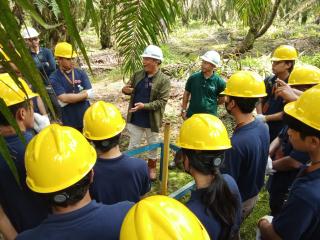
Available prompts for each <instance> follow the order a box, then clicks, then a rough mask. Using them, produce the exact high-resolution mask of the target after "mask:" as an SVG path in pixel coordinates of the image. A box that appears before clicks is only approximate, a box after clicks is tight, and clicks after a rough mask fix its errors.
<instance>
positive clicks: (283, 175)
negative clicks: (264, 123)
mask: <svg viewBox="0 0 320 240" xmlns="http://www.w3.org/2000/svg"><path fill="white" fill-rule="evenodd" d="M279 139H280V144H281V150H282V152H283V156H290V157H291V158H293V159H295V160H297V161H299V162H300V163H301V164H306V163H307V162H308V160H309V155H308V154H307V153H305V152H300V151H297V150H294V149H293V147H292V144H291V143H290V142H289V135H288V126H285V127H284V128H283V129H282V130H281V131H280V133H279ZM275 160H277V159H275ZM299 170H300V169H294V170H290V171H277V172H275V173H273V175H270V176H269V184H268V185H269V186H268V191H269V193H270V195H273V197H276V196H277V195H279V194H282V193H283V194H286V193H288V191H289V190H288V189H289V187H290V186H291V185H292V183H293V181H294V179H295V178H296V176H297V174H298V172H299ZM279 197H280V198H281V196H279Z"/></svg>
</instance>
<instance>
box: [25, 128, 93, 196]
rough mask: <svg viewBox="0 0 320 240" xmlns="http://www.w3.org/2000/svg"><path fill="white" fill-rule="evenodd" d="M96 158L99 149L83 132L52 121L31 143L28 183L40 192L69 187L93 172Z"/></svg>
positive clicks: (28, 157)
mask: <svg viewBox="0 0 320 240" xmlns="http://www.w3.org/2000/svg"><path fill="white" fill-rule="evenodd" d="M96 158H97V154H96V151H95V149H94V148H93V147H92V146H91V145H90V144H89V142H88V141H87V140H86V139H85V137H84V136H82V134H81V133H80V132H79V131H77V130H76V129H74V128H71V127H66V126H60V125H58V124H51V125H49V126H48V127H46V128H45V129H43V130H42V131H41V132H40V133H39V134H37V135H36V136H35V137H34V138H33V139H32V140H31V141H30V143H29V144H28V146H27V149H26V153H25V167H26V170H27V179H26V182H27V185H28V186H29V188H30V189H31V190H32V191H34V192H38V193H52V192H57V191H60V190H63V189H66V188H68V187H70V186H72V185H73V184H75V183H77V182H78V181H79V180H81V179H82V178H83V177H84V176H85V175H86V174H88V173H89V171H90V170H91V169H92V168H93V166H94V164H95V162H96Z"/></svg>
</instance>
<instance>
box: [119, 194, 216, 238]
mask: <svg viewBox="0 0 320 240" xmlns="http://www.w3.org/2000/svg"><path fill="white" fill-rule="evenodd" d="M127 239H130V240H149V239H159V240H160V239H161V240H177V239H181V240H182V239H196V240H206V239H208V240H209V239H210V237H209V235H208V233H207V231H206V229H205V228H204V226H203V225H202V224H201V222H200V221H199V220H198V218H197V217H196V216H195V215H194V214H193V213H192V212H191V211H190V210H189V209H188V208H187V207H186V206H185V205H183V204H182V203H180V202H179V201H177V200H175V199H173V198H170V197H167V196H160V195H154V196H151V197H147V198H145V199H142V200H140V201H139V202H138V203H136V204H135V205H134V206H133V207H132V208H131V209H130V210H129V212H128V213H127V215H126V217H125V219H124V221H123V223H122V227H121V231H120V240H127Z"/></svg>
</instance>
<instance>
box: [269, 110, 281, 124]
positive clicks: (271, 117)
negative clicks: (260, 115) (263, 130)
mask: <svg viewBox="0 0 320 240" xmlns="http://www.w3.org/2000/svg"><path fill="white" fill-rule="evenodd" d="M265 117H266V122H272V121H280V120H282V117H283V112H277V113H274V114H270V115H265Z"/></svg>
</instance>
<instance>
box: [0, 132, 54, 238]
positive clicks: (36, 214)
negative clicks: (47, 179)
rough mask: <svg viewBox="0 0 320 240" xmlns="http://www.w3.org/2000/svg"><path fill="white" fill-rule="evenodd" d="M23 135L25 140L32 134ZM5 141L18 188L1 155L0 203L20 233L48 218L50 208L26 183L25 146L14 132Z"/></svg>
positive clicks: (28, 139)
mask: <svg viewBox="0 0 320 240" xmlns="http://www.w3.org/2000/svg"><path fill="white" fill-rule="evenodd" d="M24 136H25V139H26V142H27V143H28V142H29V141H30V140H31V138H32V137H33V136H32V134H31V133H30V132H25V133H24ZM5 141H6V143H7V146H8V148H9V150H10V153H11V156H12V158H13V160H14V163H15V165H16V168H17V171H18V174H19V178H20V184H21V188H20V187H19V185H18V184H17V182H16V180H15V178H14V176H13V174H12V172H11V171H10V169H9V167H8V165H7V163H6V162H5V160H4V158H3V157H2V155H1V154H0V204H1V206H2V208H3V209H4V212H5V213H6V214H7V216H8V218H9V219H10V221H11V223H12V224H13V226H14V227H15V229H16V230H17V232H18V233H19V232H22V231H24V230H27V229H30V228H33V227H35V226H37V225H39V224H40V223H41V222H42V220H44V219H45V218H46V217H47V215H48V213H49V207H48V206H47V205H46V204H45V203H44V202H43V200H42V199H41V198H39V197H38V196H37V195H36V194H35V193H33V192H32V191H31V190H30V189H29V188H28V186H27V185H26V169H25V165H24V153H25V149H26V146H25V145H24V144H23V143H22V142H21V140H20V139H19V137H18V136H17V135H13V136H9V137H5Z"/></svg>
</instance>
